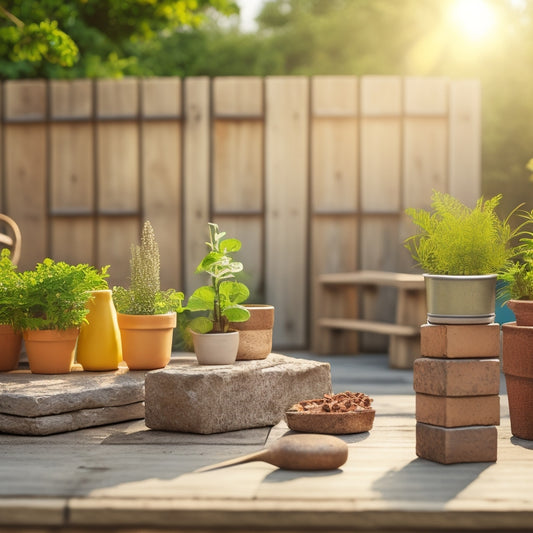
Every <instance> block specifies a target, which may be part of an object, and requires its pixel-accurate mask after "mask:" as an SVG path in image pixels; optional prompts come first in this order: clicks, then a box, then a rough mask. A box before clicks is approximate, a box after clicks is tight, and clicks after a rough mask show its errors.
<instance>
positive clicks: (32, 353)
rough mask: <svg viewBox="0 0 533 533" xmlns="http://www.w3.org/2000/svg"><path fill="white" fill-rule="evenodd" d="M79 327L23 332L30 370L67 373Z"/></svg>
mask: <svg viewBox="0 0 533 533" xmlns="http://www.w3.org/2000/svg"><path fill="white" fill-rule="evenodd" d="M78 334H79V329H78V328H70V329H66V330H58V329H43V330H26V331H24V332H23V337H24V343H25V345H26V352H27V354H28V362H29V364H30V370H31V371H32V372H33V373H34V374H68V373H69V372H70V371H71V369H72V363H73V362H74V354H75V351H76V340H77V339H78Z"/></svg>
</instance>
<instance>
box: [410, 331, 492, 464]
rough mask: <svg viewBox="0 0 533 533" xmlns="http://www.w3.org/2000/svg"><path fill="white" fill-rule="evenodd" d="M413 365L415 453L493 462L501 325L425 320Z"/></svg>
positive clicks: (451, 460) (441, 460) (450, 459)
mask: <svg viewBox="0 0 533 533" xmlns="http://www.w3.org/2000/svg"><path fill="white" fill-rule="evenodd" d="M420 351H421V355H422V357H421V358H419V359H416V361H415V362H414V367H413V386H414V390H415V392H416V421H417V424H416V454H417V455H418V456H419V457H422V458H424V459H429V460H431V461H435V462H438V463H443V464H452V463H471V462H494V461H496V458H497V440H498V432H497V428H496V426H497V425H499V423H500V397H499V391H500V361H499V355H500V326H499V324H494V323H493V324H482V325H477V324H476V325H436V324H424V325H423V326H421V329H420Z"/></svg>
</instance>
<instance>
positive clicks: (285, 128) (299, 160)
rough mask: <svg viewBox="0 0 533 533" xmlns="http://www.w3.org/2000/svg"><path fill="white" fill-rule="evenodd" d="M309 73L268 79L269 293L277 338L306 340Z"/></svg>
mask: <svg viewBox="0 0 533 533" xmlns="http://www.w3.org/2000/svg"><path fill="white" fill-rule="evenodd" d="M308 89H309V82H308V80H307V79H306V78H301V77H300V78H297V77H277V78H267V79H266V99H267V100H266V109H267V111H266V134H265V135H266V139H265V145H266V154H265V157H266V162H265V168H266V184H265V189H266V206H267V207H266V210H267V211H266V277H265V283H266V294H267V297H268V299H269V300H270V303H271V304H272V305H274V306H275V307H276V328H275V329H274V336H275V342H276V344H277V345H278V346H280V345H293V346H300V347H303V346H305V344H306V313H305V311H304V310H305V309H306V307H307V305H308V304H309V302H308V297H307V287H308V280H307V275H306V268H307V259H306V258H307V253H308V249H307V216H308V208H307V200H306V199H307V196H308V171H309V169H308V164H307V161H308V150H309V147H308V142H307V140H308V127H309V118H308V105H309V90H308Z"/></svg>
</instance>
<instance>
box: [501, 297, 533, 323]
mask: <svg viewBox="0 0 533 533" xmlns="http://www.w3.org/2000/svg"><path fill="white" fill-rule="evenodd" d="M506 305H507V307H508V308H509V309H510V310H511V311H512V312H513V313H514V316H515V318H516V325H517V326H533V300H509V301H508V302H507V304H506Z"/></svg>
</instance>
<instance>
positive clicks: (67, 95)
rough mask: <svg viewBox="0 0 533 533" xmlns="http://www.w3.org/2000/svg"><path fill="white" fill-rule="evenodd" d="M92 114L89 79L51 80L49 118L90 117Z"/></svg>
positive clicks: (91, 92) (91, 87)
mask: <svg viewBox="0 0 533 533" xmlns="http://www.w3.org/2000/svg"><path fill="white" fill-rule="evenodd" d="M92 114H93V82H92V81H91V80H51V81H50V118H52V119H73V118H76V119H82V118H86V119H90V118H91V117H92Z"/></svg>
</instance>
